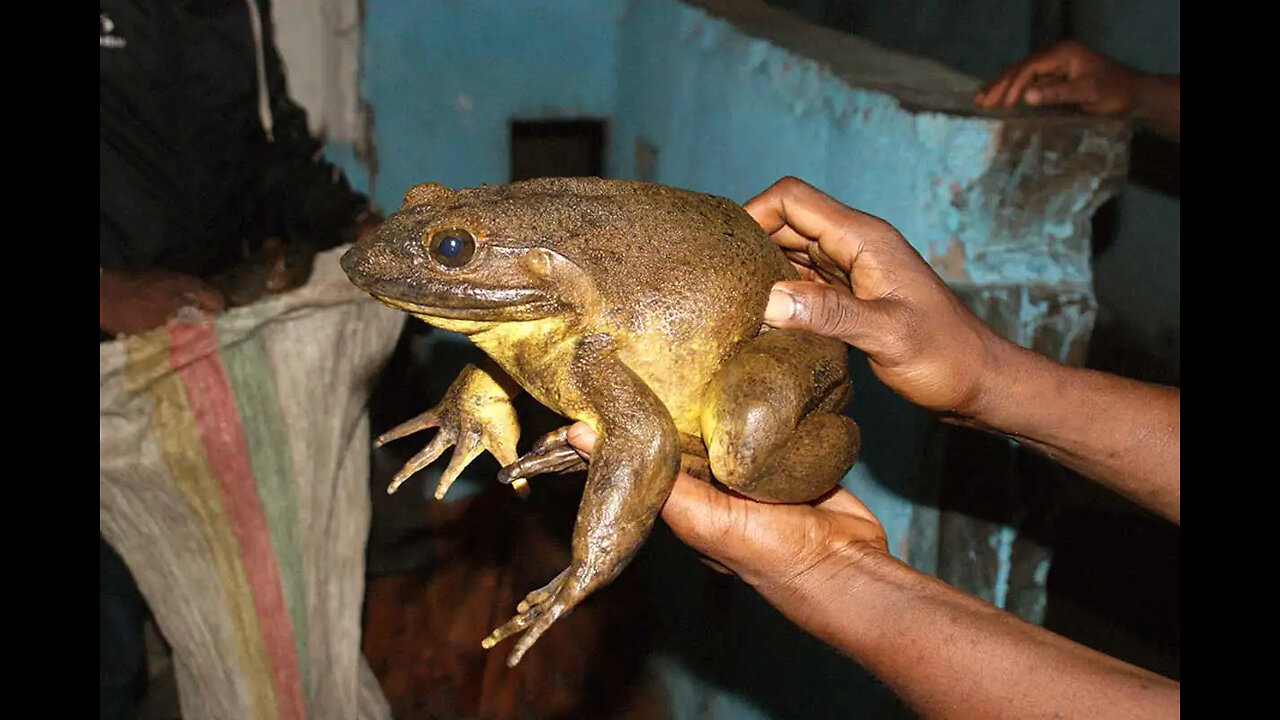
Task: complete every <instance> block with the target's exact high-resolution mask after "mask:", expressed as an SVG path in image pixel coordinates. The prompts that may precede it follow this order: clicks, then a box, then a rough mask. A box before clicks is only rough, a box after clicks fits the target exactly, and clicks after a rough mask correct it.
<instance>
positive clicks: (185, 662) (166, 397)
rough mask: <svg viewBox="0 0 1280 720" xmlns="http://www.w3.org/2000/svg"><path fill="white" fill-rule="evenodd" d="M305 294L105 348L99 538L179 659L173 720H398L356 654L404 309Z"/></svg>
mask: <svg viewBox="0 0 1280 720" xmlns="http://www.w3.org/2000/svg"><path fill="white" fill-rule="evenodd" d="M345 249H346V248H345V247H341V248H337V249H334V250H331V251H329V252H326V253H324V254H322V255H319V256H317V257H316V259H315V269H314V271H313V273H312V276H311V278H310V280H309V281H308V282H307V284H306V285H304V286H302V287H300V288H298V289H296V290H293V291H290V292H288V293H285V294H281V295H275V296H271V297H268V298H267V299H266V300H263V301H260V302H258V303H257V304H254V305H250V306H246V307H240V308H235V309H232V310H229V311H227V312H225V313H223V314H221V315H220V316H218V317H217V318H216V319H213V320H209V319H204V320H197V321H195V322H181V321H178V320H174V321H172V322H170V323H169V324H168V325H167V326H165V327H162V328H157V329H156V330H153V331H151V332H148V333H145V334H142V335H137V336H132V337H128V338H124V339H120V340H115V341H112V342H106V343H102V344H101V346H100V347H101V350H100V361H101V397H100V406H99V407H100V421H101V448H100V449H101V458H100V459H101V470H100V483H99V496H100V508H99V512H100V521H101V531H102V534H103V536H104V537H105V538H106V539H107V542H109V543H111V545H112V546H113V547H114V548H115V549H116V551H117V552H119V553H120V555H121V556H122V557H123V558H124V560H125V562H126V563H127V564H128V566H129V569H130V570H131V571H132V573H133V575H134V578H135V579H136V580H137V582H138V587H139V589H140V590H141V591H142V595H143V596H144V597H145V598H146V601H147V604H148V605H149V606H150V608H151V610H152V612H153V613H154V615H155V619H156V624H157V625H158V627H159V628H160V630H161V632H163V633H164V636H165V638H166V639H167V640H168V642H169V644H170V646H171V647H172V650H173V661H174V668H175V673H176V676H177V682H178V690H179V696H180V700H181V704H182V713H183V717H184V718H186V720H198V719H201V718H211V719H216V720H240V719H241V718H244V719H258V718H262V719H264V720H265V719H267V718H283V719H287V720H301V719H302V718H341V719H342V720H352V719H353V718H375V719H378V720H381V719H383V718H389V717H390V712H389V710H388V708H387V704H386V701H385V699H384V698H383V696H382V692H381V690H380V689H379V687H378V684H377V681H376V680H375V679H374V677H373V674H372V673H371V672H370V671H369V669H368V667H367V666H366V664H365V662H364V659H363V658H362V657H361V655H360V611H361V602H362V598H363V595H364V551H365V542H366V539H367V536H368V531H369V518H370V509H369V423H368V418H367V414H366V412H365V409H366V408H365V406H366V401H367V400H368V397H369V393H370V390H371V388H372V384H373V382H374V380H375V377H376V375H377V373H378V371H379V370H380V369H381V367H382V365H383V364H384V363H385V362H386V360H387V358H388V357H389V356H390V354H391V352H392V350H393V349H394V347H395V343H396V339H397V338H398V336H399V334H400V330H401V328H402V326H403V323H404V318H405V316H404V314H403V313H400V312H398V311H395V310H392V309H391V308H388V307H385V306H383V305H381V304H380V303H378V302H376V301H374V300H373V299H372V298H370V297H368V296H367V295H365V294H363V293H361V292H360V291H359V290H357V289H356V288H354V287H353V286H352V285H351V284H350V283H349V282H348V281H347V278H346V276H345V275H344V274H343V273H342V270H341V268H340V267H339V266H338V259H339V258H340V257H341V254H342V252H343V251H344V250H345Z"/></svg>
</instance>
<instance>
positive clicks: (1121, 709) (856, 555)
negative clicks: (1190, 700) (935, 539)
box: [758, 549, 1181, 719]
mask: <svg viewBox="0 0 1280 720" xmlns="http://www.w3.org/2000/svg"><path fill="white" fill-rule="evenodd" d="M758 589H759V590H760V591H761V593H762V594H763V595H764V596H765V598H766V599H768V600H769V601H770V602H771V603H772V604H774V605H775V606H776V607H777V608H778V609H780V610H781V611H782V612H783V613H784V614H785V615H787V616H788V617H789V618H791V620H792V621H794V622H795V623H796V624H798V625H799V626H801V627H802V628H804V629H805V630H807V631H809V632H810V633H812V634H813V635H815V636H816V637H818V638H819V639H821V640H823V641H825V642H827V643H828V644H830V645H832V646H834V647H836V648H837V649H839V650H841V651H842V652H844V653H845V654H847V655H849V656H850V657H852V658H854V659H855V660H857V661H858V662H859V663H861V664H862V665H863V666H865V667H866V668H867V669H868V670H870V671H871V672H872V673H874V674H875V675H876V676H877V677H879V678H880V679H881V680H882V681H883V682H885V683H886V684H887V685H888V686H889V687H890V688H892V689H893V691H894V692H895V693H897V694H898V696H899V697H901V698H902V699H903V700H904V701H906V702H907V703H908V704H909V705H910V706H911V707H912V708H913V709H915V710H916V711H917V712H919V713H921V714H922V715H923V716H925V717H937V718H975V719H978V718H983V719H986V718H997V717H1009V718H1034V717H1044V718H1058V717H1092V718H1175V717H1178V715H1179V712H1180V704H1181V687H1180V685H1179V684H1178V683H1176V682H1174V681H1172V680H1169V679H1167V678H1163V677H1160V676H1159V675H1155V674H1153V673H1150V672H1148V671H1146V670H1143V669H1141V668H1138V667H1135V666H1133V665H1129V664H1127V663H1124V662H1121V661H1119V660H1116V659H1114V658H1110V657H1107V656H1106V655H1103V654H1101V653H1099V652H1096V651H1094V650H1091V649H1089V648H1087V647H1084V646H1083V645H1079V644H1077V643H1074V642H1072V641H1070V640H1068V639H1066V638H1063V637H1061V636H1059V635H1055V634H1053V633H1051V632H1049V631H1048V630H1045V629H1044V628H1041V627H1038V626H1035V625H1032V624H1030V623H1027V622H1024V621H1023V620H1021V619H1019V618H1018V617H1016V616H1014V615H1011V614H1009V613H1006V612H1003V611H1001V610H999V609H998V608H996V607H994V606H992V605H989V604H987V603H985V602H983V601H981V600H978V599H976V598H973V597H971V596H969V595H966V594H964V593H962V592H960V591H958V590H956V589H955V588H952V587H951V586H949V585H947V584H945V583H943V582H941V581H939V580H937V579H935V578H932V577H930V576H928V575H925V574H923V573H920V572H918V571H916V570H914V569H912V568H911V567H909V566H907V565H906V564H904V563H902V562H899V561H898V560H896V559H894V558H892V557H889V556H887V555H883V554H868V553H866V552H862V551H858V550H848V549H846V550H845V551H843V552H839V553H835V554H832V555H830V556H828V557H827V558H826V559H825V560H824V561H823V562H822V563H820V564H818V565H816V566H814V568H813V569H812V570H811V571H810V572H808V573H806V574H805V576H804V577H802V578H799V579H797V580H796V581H795V582H792V583H791V584H789V585H785V586H781V587H775V586H770V585H768V584H764V585H762V586H760V587H759V588H758Z"/></svg>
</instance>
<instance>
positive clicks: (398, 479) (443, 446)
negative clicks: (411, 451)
mask: <svg viewBox="0 0 1280 720" xmlns="http://www.w3.org/2000/svg"><path fill="white" fill-rule="evenodd" d="M452 444H453V436H452V433H447V432H445V431H444V429H443V428H442V429H441V430H440V432H438V433H436V436H435V437H433V438H431V442H430V443H428V444H427V446H426V447H425V448H423V449H422V450H421V451H420V452H419V453H418V454H417V455H414V456H413V457H411V458H409V462H407V463H405V464H404V467H402V468H400V470H399V472H397V473H396V474H395V476H394V477H392V478H391V484H390V485H387V494H388V495H390V494H392V493H394V492H395V491H396V490H399V489H400V486H401V485H403V484H404V481H405V480H408V479H409V478H410V477H411V476H412V475H413V474H414V473H416V472H418V471H419V470H421V469H422V468H424V467H426V466H428V465H430V464H431V463H433V462H435V459H436V458H438V457H440V456H441V455H443V454H444V451H445V450H447V449H448V448H449V446H450V445H452ZM446 489H447V486H446Z"/></svg>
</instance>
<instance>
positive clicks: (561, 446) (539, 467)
mask: <svg viewBox="0 0 1280 720" xmlns="http://www.w3.org/2000/svg"><path fill="white" fill-rule="evenodd" d="M586 467H587V461H586V460H583V459H582V456H581V455H579V454H578V451H577V450H574V449H573V446H572V445H570V444H569V426H568V425H566V426H564V427H562V428H560V429H558V430H552V431H551V432H549V433H547V434H546V435H543V436H542V437H540V438H538V440H537V442H535V443H534V444H533V448H531V449H530V450H529V452H527V453H525V454H524V455H521V456H520V458H519V459H518V460H516V461H515V462H513V463H511V464H510V465H507V466H505V467H503V468H502V470H500V471H498V482H500V483H502V484H503V485H511V486H512V487H514V488H515V489H516V491H517V492H519V493H521V494H523V493H525V492H527V491H528V478H531V477H533V476H534V475H541V474H542V473H556V472H558V473H567V472H576V471H578V470H584V469H586Z"/></svg>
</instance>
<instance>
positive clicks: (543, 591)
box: [516, 568, 569, 614]
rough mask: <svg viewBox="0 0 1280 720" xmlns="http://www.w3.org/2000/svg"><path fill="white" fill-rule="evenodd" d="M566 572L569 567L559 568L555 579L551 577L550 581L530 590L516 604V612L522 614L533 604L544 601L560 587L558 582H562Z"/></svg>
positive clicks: (567, 572) (539, 603)
mask: <svg viewBox="0 0 1280 720" xmlns="http://www.w3.org/2000/svg"><path fill="white" fill-rule="evenodd" d="M568 574H569V569H568V568H565V569H564V570H561V571H560V574H559V575H557V576H555V579H553V580H552V581H551V582H549V583H547V584H546V585H543V586H542V587H540V588H538V589H537V590H534V591H533V592H530V593H529V594H528V595H525V596H524V600H521V601H520V604H519V605H516V612H517V613H522V614H523V613H525V612H528V610H529V608H530V607H532V606H534V605H541V604H542V603H544V602H546V601H547V600H548V599H549V598H550V597H551V596H552V595H554V594H555V592H556V590H557V589H558V588H559V587H560V583H562V582H564V577H565V576H566V575H568Z"/></svg>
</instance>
